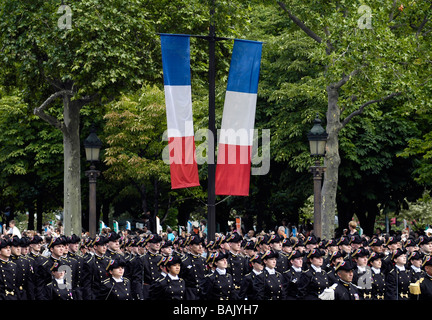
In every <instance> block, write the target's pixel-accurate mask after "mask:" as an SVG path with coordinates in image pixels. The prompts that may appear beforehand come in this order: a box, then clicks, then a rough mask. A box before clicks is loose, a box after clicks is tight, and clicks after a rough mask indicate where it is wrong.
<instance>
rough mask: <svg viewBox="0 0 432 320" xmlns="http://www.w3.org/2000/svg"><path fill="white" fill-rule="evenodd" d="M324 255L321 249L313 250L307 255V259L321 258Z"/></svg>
mask: <svg viewBox="0 0 432 320" xmlns="http://www.w3.org/2000/svg"><path fill="white" fill-rule="evenodd" d="M323 255H324V254H323V252H322V251H321V250H320V249H313V250H311V251H310V252H309V253H308V254H307V258H308V259H312V258H321V257H322V256H323Z"/></svg>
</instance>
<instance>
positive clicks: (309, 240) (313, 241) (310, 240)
mask: <svg viewBox="0 0 432 320" xmlns="http://www.w3.org/2000/svg"><path fill="white" fill-rule="evenodd" d="M317 243H318V239H317V238H316V237H315V236H314V235H311V236H309V237H307V238H306V240H305V242H304V244H305V245H307V244H317Z"/></svg>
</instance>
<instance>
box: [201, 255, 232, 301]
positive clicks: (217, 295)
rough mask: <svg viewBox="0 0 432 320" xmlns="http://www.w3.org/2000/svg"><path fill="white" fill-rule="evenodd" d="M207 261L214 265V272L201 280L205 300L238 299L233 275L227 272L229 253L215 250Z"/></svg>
mask: <svg viewBox="0 0 432 320" xmlns="http://www.w3.org/2000/svg"><path fill="white" fill-rule="evenodd" d="M206 263H211V264H213V265H214V267H215V270H214V272H212V273H210V274H208V275H206V276H205V277H204V279H202V280H201V282H200V287H201V298H202V299H205V300H236V299H237V297H238V295H237V293H236V290H234V280H233V276H232V275H231V274H230V273H228V272H227V265H228V262H227V255H226V254H223V253H220V252H215V253H212V254H210V256H209V257H208V258H207V260H206Z"/></svg>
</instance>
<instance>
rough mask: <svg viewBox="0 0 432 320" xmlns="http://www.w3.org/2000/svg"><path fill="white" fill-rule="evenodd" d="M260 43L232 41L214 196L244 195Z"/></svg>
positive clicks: (245, 192)
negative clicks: (232, 46)
mask: <svg viewBox="0 0 432 320" xmlns="http://www.w3.org/2000/svg"><path fill="white" fill-rule="evenodd" d="M261 52H262V42H257V41H249V40H238V39H236V40H235V41H234V48H233V53H232V57H231V64H230V70H229V74H228V84H227V91H226V94H225V104H224V110H223V115H222V125H221V129H220V135H219V146H218V155H217V164H216V185H215V190H216V194H217V195H233V196H248V195H249V182H250V174H251V154H252V145H253V132H254V125H255V109H256V102H257V92H258V79H259V72H260V64H261Z"/></svg>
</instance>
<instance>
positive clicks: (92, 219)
mask: <svg viewBox="0 0 432 320" xmlns="http://www.w3.org/2000/svg"><path fill="white" fill-rule="evenodd" d="M101 147H102V141H101V140H100V139H99V138H98V136H97V135H96V130H95V128H94V126H92V128H91V129H90V135H89V136H88V137H87V139H85V140H84V148H85V153H86V159H87V161H88V162H90V170H87V171H86V172H85V175H86V177H88V178H89V232H90V237H92V238H94V237H95V236H96V180H97V178H98V177H99V175H100V171H99V170H96V167H95V164H94V163H95V162H98V161H99V153H100V149H101Z"/></svg>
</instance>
